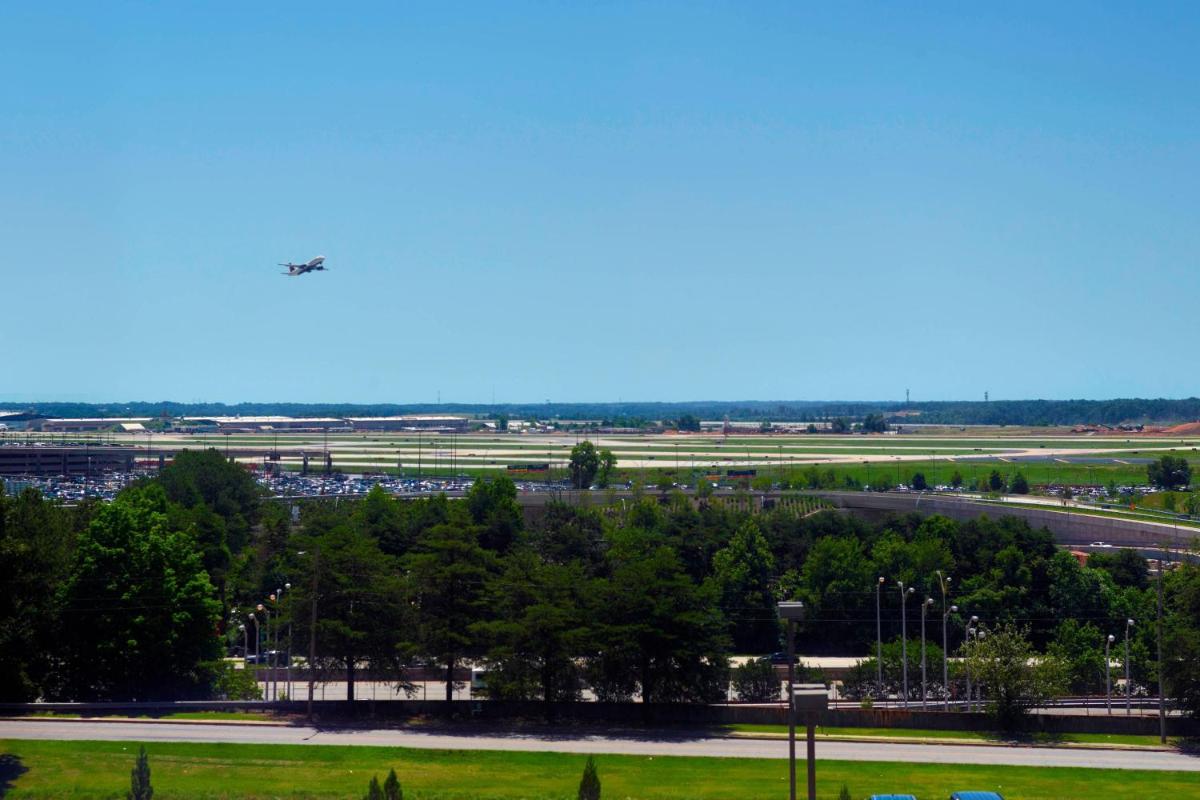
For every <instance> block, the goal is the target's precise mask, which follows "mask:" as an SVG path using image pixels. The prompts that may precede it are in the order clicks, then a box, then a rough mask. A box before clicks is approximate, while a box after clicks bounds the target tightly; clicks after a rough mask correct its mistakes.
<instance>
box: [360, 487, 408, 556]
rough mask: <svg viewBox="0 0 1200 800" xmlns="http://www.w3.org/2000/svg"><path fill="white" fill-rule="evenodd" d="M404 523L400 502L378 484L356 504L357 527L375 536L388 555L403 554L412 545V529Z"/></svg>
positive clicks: (368, 534)
mask: <svg viewBox="0 0 1200 800" xmlns="http://www.w3.org/2000/svg"><path fill="white" fill-rule="evenodd" d="M405 523H406V520H405V512H404V509H403V508H402V507H401V505H400V503H399V502H398V501H397V500H396V499H395V498H393V497H392V496H391V495H389V494H388V493H387V492H386V491H384V489H383V487H382V486H380V485H379V484H376V485H374V486H372V487H371V490H370V491H369V492H367V496H366V497H364V498H363V499H362V500H361V501H359V502H358V503H357V504H356V505H355V509H354V515H353V524H354V527H355V528H356V529H357V530H359V531H361V532H362V533H364V534H365V535H367V536H369V537H371V538H372V539H374V540H375V541H376V542H377V543H378V544H379V549H380V550H382V551H383V552H384V553H387V554H388V555H391V556H402V555H404V554H405V553H407V552H408V551H409V549H411V547H412V533H411V530H410V529H409V527H408V525H406V524H405Z"/></svg>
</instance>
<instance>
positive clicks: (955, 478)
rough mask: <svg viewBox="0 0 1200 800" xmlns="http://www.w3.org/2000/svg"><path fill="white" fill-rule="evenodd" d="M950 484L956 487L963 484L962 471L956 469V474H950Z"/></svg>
mask: <svg viewBox="0 0 1200 800" xmlns="http://www.w3.org/2000/svg"><path fill="white" fill-rule="evenodd" d="M950 485H951V486H953V487H954V488H955V489H957V488H959V487H960V486H962V485H963V476H962V473H961V472H959V471H958V470H954V474H953V475H951V476H950Z"/></svg>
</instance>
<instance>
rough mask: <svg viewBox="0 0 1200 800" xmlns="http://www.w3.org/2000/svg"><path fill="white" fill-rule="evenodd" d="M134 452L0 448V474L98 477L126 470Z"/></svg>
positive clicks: (53, 448)
mask: <svg viewBox="0 0 1200 800" xmlns="http://www.w3.org/2000/svg"><path fill="white" fill-rule="evenodd" d="M136 455H137V451H136V450H135V449H134V448H131V447H79V446H70V447H57V446H50V447H47V446H44V445H40V444H39V445H10V446H7V447H0V475H37V476H42V477H46V476H55V475H98V474H100V473H102V472H110V471H114V470H116V471H126V472H127V471H129V470H131V469H133V467H134V458H135V456H136Z"/></svg>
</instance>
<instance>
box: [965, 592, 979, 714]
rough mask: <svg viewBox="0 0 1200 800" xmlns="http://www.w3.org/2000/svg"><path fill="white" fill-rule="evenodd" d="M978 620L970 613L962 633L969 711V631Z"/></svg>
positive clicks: (968, 708) (969, 707)
mask: <svg viewBox="0 0 1200 800" xmlns="http://www.w3.org/2000/svg"><path fill="white" fill-rule="evenodd" d="M978 622H979V617H976V616H974V615H972V616H971V618H970V619H969V620H967V628H966V631H965V632H964V634H963V663H964V664H965V665H966V668H967V711H968V712H970V711H971V654H970V643H971V631H972V628H971V626H972V625H976V624H978Z"/></svg>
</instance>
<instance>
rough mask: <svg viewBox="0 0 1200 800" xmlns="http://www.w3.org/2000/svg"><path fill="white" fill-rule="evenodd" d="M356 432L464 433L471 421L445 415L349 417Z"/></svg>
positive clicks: (349, 421) (348, 420)
mask: <svg viewBox="0 0 1200 800" xmlns="http://www.w3.org/2000/svg"><path fill="white" fill-rule="evenodd" d="M346 422H348V423H350V425H351V427H353V428H354V430H356V431H444V432H450V431H454V432H463V431H466V430H469V429H470V426H471V420H469V419H467V418H466V417H455V416H449V415H445V414H410V415H405V416H401V417H348V418H347V419H346Z"/></svg>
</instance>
